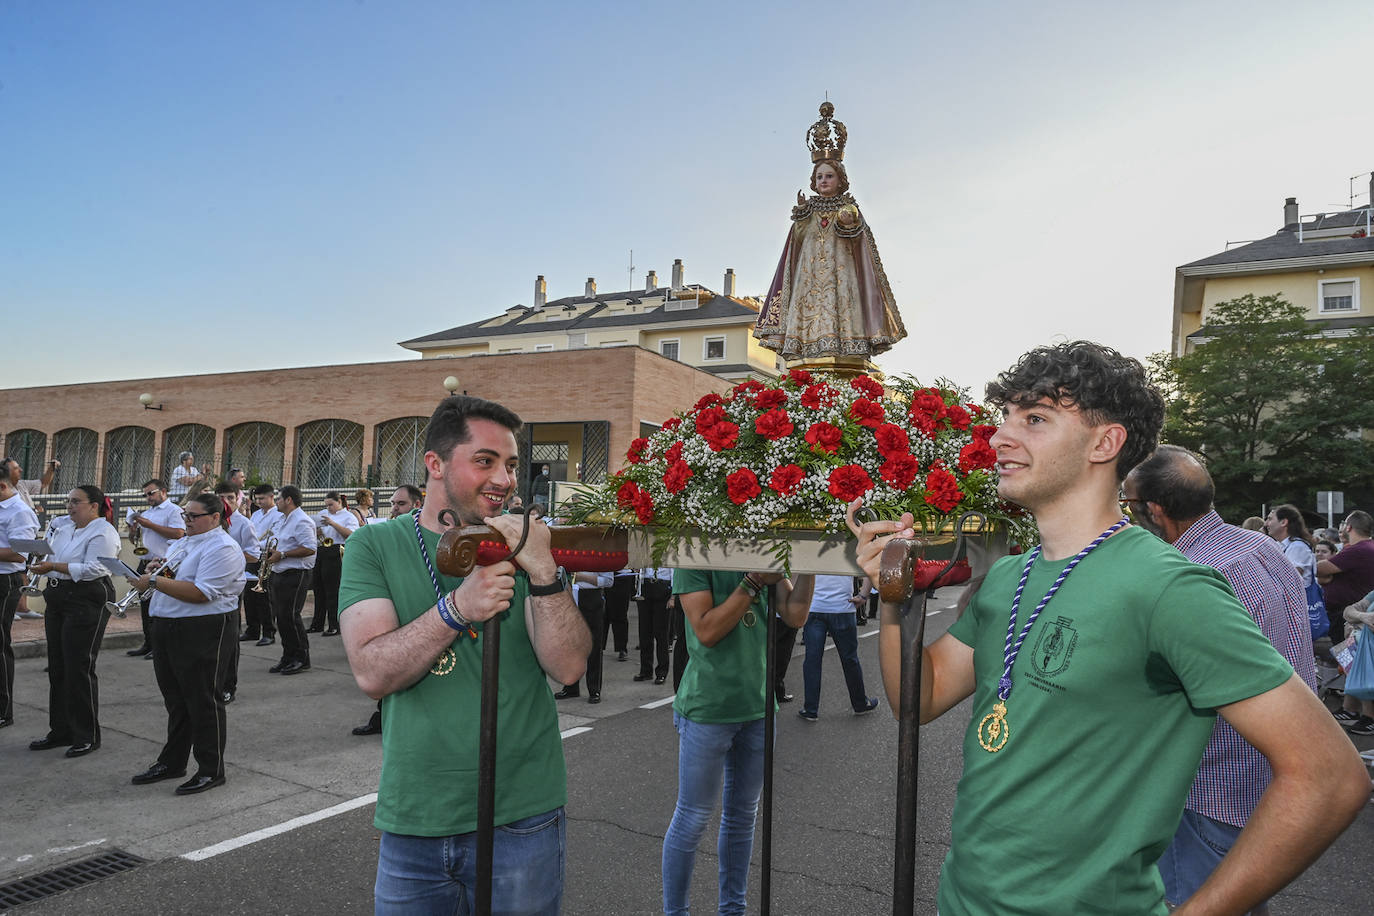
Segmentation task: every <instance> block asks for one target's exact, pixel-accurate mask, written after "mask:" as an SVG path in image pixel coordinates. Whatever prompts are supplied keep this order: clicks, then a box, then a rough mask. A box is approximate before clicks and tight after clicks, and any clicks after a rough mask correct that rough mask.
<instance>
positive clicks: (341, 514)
mask: <svg viewBox="0 0 1374 916" xmlns="http://www.w3.org/2000/svg"><path fill="white" fill-rule="evenodd" d="M327 518H332V519H333V520H334V521H336V522H338V523H339V524H340V525H343V526H344V527H345V528H347V529H348V530H349V531H357V530H358V517H357V516H356V515H354V514H353V513H352V512H349V511H348V510H347V509H340V510H339V511H338V512H330V511H329V510H328V509H321V510H320V514H319V515H317V516H316V517H315V519H316V525H315V527H316V529H318V532H319V533H320V535H321V537H320V540H324V538H332V539H333V540H334V542H335V546H337V545H338V544H339V543H341V542H342V541H343V538H342V537H340V536H339V532H337V531H335V530H334V527H333V526H332V525H326V524H325V523H324V520H325V519H327Z"/></svg>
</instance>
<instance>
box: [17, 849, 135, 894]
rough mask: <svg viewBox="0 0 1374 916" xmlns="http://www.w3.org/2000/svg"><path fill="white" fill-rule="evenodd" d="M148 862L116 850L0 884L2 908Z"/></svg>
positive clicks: (55, 892) (66, 889)
mask: <svg viewBox="0 0 1374 916" xmlns="http://www.w3.org/2000/svg"><path fill="white" fill-rule="evenodd" d="M147 861H148V860H147V859H140V858H139V857H138V856H135V855H130V854H129V853H127V852H125V851H124V850H122V849H112V850H110V851H109V852H105V853H101V854H100V855H98V856H91V857H90V858H89V859H82V860H81V861H80V862H72V863H70V864H67V865H63V866H62V867H61V868H54V869H53V870H52V871H45V872H43V874H41V875H31V876H30V877H28V878H21V879H19V880H18V881H11V882H10V883H9V884H0V907H9V906H20V905H21V904H25V903H32V902H33V901H35V900H42V899H43V898H45V897H52V896H53V895H55V894H60V893H62V892H63V891H69V890H71V889H72V888H74V887H81V886H82V885H84V884H91V883H93V882H95V881H99V880H100V879H101V878H108V877H110V876H111V875H117V874H119V873H120V872H122V871H128V870H129V869H131V868H138V866H140V865H144V864H146V863H147Z"/></svg>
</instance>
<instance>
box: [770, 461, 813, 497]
mask: <svg viewBox="0 0 1374 916" xmlns="http://www.w3.org/2000/svg"><path fill="white" fill-rule="evenodd" d="M804 477H806V472H805V471H803V470H802V469H801V468H799V467H797V466H796V465H795V464H784V465H782V466H781V467H778V468H777V469H776V470H774V471H773V476H772V477H770V478H769V479H768V486H769V488H771V489H772V490H775V491H776V492H777V493H779V494H781V495H782V496H791V495H792V494H793V493H795V492H797V488H798V487H800V486H801V482H802V479H803V478H804Z"/></svg>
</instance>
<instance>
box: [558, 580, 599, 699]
mask: <svg viewBox="0 0 1374 916" xmlns="http://www.w3.org/2000/svg"><path fill="white" fill-rule="evenodd" d="M604 591H605V589H601V588H590V587H587V586H581V587H579V588H578V589H577V609H578V610H579V611H581V612H582V619H583V620H585V621H587V629H589V630H591V631H592V651H591V652H589V653H588V654H587V677H586V680H587V693H589V694H591V693H600V692H601V652H602V650H603V649H605V648H606V641H605V636H604V635H602V634H603V628H602V618H603V616H604V615H605V613H606V596H605V595H604V594H603V592H604ZM563 686H564V687H565V688H567V689H568V690H571V691H573V694H572V695H573V696H577V695H578V691H577V684H576V683H572V684H564V685H563Z"/></svg>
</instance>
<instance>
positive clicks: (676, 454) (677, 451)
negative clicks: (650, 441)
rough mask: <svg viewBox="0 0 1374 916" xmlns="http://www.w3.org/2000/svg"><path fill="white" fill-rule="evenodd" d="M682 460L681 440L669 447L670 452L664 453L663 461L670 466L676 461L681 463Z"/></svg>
mask: <svg viewBox="0 0 1374 916" xmlns="http://www.w3.org/2000/svg"><path fill="white" fill-rule="evenodd" d="M681 458H682V441H681V440H678V441H677V442H674V443H673V444H672V445H670V446H668V451H666V452H664V453H663V459H664V460H665V461H667V462H668V463H669V464H672V463H673V462H674V461H679V460H681Z"/></svg>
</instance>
